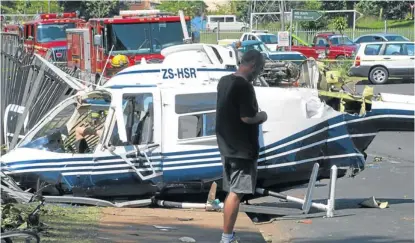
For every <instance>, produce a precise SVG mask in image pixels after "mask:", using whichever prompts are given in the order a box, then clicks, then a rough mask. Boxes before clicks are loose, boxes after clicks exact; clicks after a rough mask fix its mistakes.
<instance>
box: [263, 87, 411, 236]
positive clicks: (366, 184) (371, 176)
mask: <svg viewBox="0 0 415 243" xmlns="http://www.w3.org/2000/svg"><path fill="white" fill-rule="evenodd" d="M362 88H363V85H359V86H358V87H357V90H361V89H362ZM379 92H385V93H396V94H406V95H414V84H413V83H401V84H388V85H382V86H375V93H379ZM367 153H368V159H367V168H366V169H365V170H364V171H363V172H361V173H360V174H359V175H357V176H356V177H355V178H341V179H338V181H337V187H336V211H335V217H334V218H325V217H324V215H325V214H324V213H322V212H318V211H315V210H313V211H311V212H310V214H309V215H301V211H300V210H292V209H287V213H288V215H285V216H280V217H276V218H273V220H274V221H271V222H272V223H270V224H272V225H273V227H274V229H278V231H277V232H279V235H275V233H273V232H272V230H271V229H272V228H270V225H269V224H268V226H265V225H264V226H261V225H258V227H259V228H260V229H261V228H262V230H263V231H268V232H265V233H264V232H263V234H269V235H270V237H271V238H272V239H273V241H272V242H295V243H303V242H307V243H314V242H315V243H317V242H318V243H326V242H327V243H329V242H333V243H340V242H367V243H372V242H378V243H381V242H382V243H383V242H398V243H403V242H414V134H413V132H382V133H380V134H378V136H377V137H376V138H375V139H374V141H373V143H372V144H371V145H370V146H369V148H368V150H367ZM376 157H377V158H376ZM375 158H376V159H375ZM379 158H381V160H380V159H379ZM379 160H380V161H379ZM328 184H329V181H328V180H323V181H320V182H318V186H317V187H316V188H315V191H314V195H313V199H314V201H316V202H324V203H325V202H326V201H325V200H324V199H327V195H328ZM305 190H306V189H305V188H300V189H294V190H290V191H288V192H287V194H289V195H296V196H301V197H302V196H303V195H304V193H305ZM372 196H374V197H375V198H376V200H378V201H381V202H388V204H389V207H388V208H385V209H378V208H362V207H361V206H360V205H359V203H361V202H362V201H364V200H365V199H368V198H369V197H372ZM256 202H257V203H259V202H260V203H261V204H263V205H269V204H271V205H276V206H279V207H280V208H279V210H281V207H292V205H291V204H289V203H281V202H279V201H278V199H275V198H269V197H267V198H262V199H259V200H257V201H256ZM306 218H307V220H305V221H304V219H306ZM267 227H268V229H267Z"/></svg>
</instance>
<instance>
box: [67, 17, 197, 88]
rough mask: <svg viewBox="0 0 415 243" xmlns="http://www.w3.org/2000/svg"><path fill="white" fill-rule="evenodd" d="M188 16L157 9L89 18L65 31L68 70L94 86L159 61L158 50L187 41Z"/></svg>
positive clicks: (160, 56)
mask: <svg viewBox="0 0 415 243" xmlns="http://www.w3.org/2000/svg"><path fill="white" fill-rule="evenodd" d="M189 31H190V17H187V16H186V17H185V16H184V15H183V14H179V16H177V15H176V16H174V15H173V14H169V13H162V12H160V11H159V10H137V11H121V12H120V16H116V17H113V18H99V19H90V20H89V21H88V24H87V25H86V26H83V27H81V28H76V29H68V30H67V31H66V32H67V40H68V50H69V51H68V54H67V56H68V67H69V68H71V69H77V70H79V72H78V73H79V76H78V77H79V78H81V79H82V80H86V81H88V82H95V83H97V82H98V81H99V80H100V79H101V76H103V77H105V78H110V77H111V76H113V75H114V74H115V73H117V72H119V71H121V70H122V69H124V68H126V67H128V66H132V65H135V64H139V63H140V62H141V61H142V58H145V59H146V62H161V61H162V60H163V56H162V55H161V54H160V52H161V49H163V48H165V47H168V46H172V45H178V44H183V42H184V40H185V39H188V33H189Z"/></svg>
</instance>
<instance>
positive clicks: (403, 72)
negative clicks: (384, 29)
mask: <svg viewBox="0 0 415 243" xmlns="http://www.w3.org/2000/svg"><path fill="white" fill-rule="evenodd" d="M414 66H415V55H414V42H409V41H389V42H369V43H361V44H360V48H359V49H358V51H357V54H356V57H355V61H354V64H353V66H352V67H351V69H350V74H351V75H352V76H356V77H368V79H369V80H370V82H372V83H373V84H384V83H386V82H387V81H388V79H389V78H390V77H403V78H412V79H413V78H414Z"/></svg>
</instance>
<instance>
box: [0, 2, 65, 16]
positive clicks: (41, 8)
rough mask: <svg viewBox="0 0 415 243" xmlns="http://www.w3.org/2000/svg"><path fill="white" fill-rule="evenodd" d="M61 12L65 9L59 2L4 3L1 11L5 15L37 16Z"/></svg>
mask: <svg viewBox="0 0 415 243" xmlns="http://www.w3.org/2000/svg"><path fill="white" fill-rule="evenodd" d="M49 8H50V12H51V13H56V12H61V11H62V10H63V9H62V8H61V7H60V6H59V3H58V1H57V0H51V1H27V0H26V1H2V2H1V11H2V13H5V14H37V13H48V11H49Z"/></svg>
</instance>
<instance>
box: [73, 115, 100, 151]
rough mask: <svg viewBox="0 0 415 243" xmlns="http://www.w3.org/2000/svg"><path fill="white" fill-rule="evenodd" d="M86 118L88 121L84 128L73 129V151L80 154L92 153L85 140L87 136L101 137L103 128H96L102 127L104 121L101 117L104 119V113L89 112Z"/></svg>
mask: <svg viewBox="0 0 415 243" xmlns="http://www.w3.org/2000/svg"><path fill="white" fill-rule="evenodd" d="M88 116H89V121H88V124H87V125H86V126H79V127H76V128H75V149H76V151H78V153H81V154H82V153H90V152H92V151H91V149H90V147H89V146H88V143H87V140H86V137H87V136H97V137H101V135H102V129H103V127H102V128H100V129H98V128H99V126H100V125H102V122H103V120H105V119H103V117H105V112H104V111H99V112H90V114H88Z"/></svg>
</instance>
